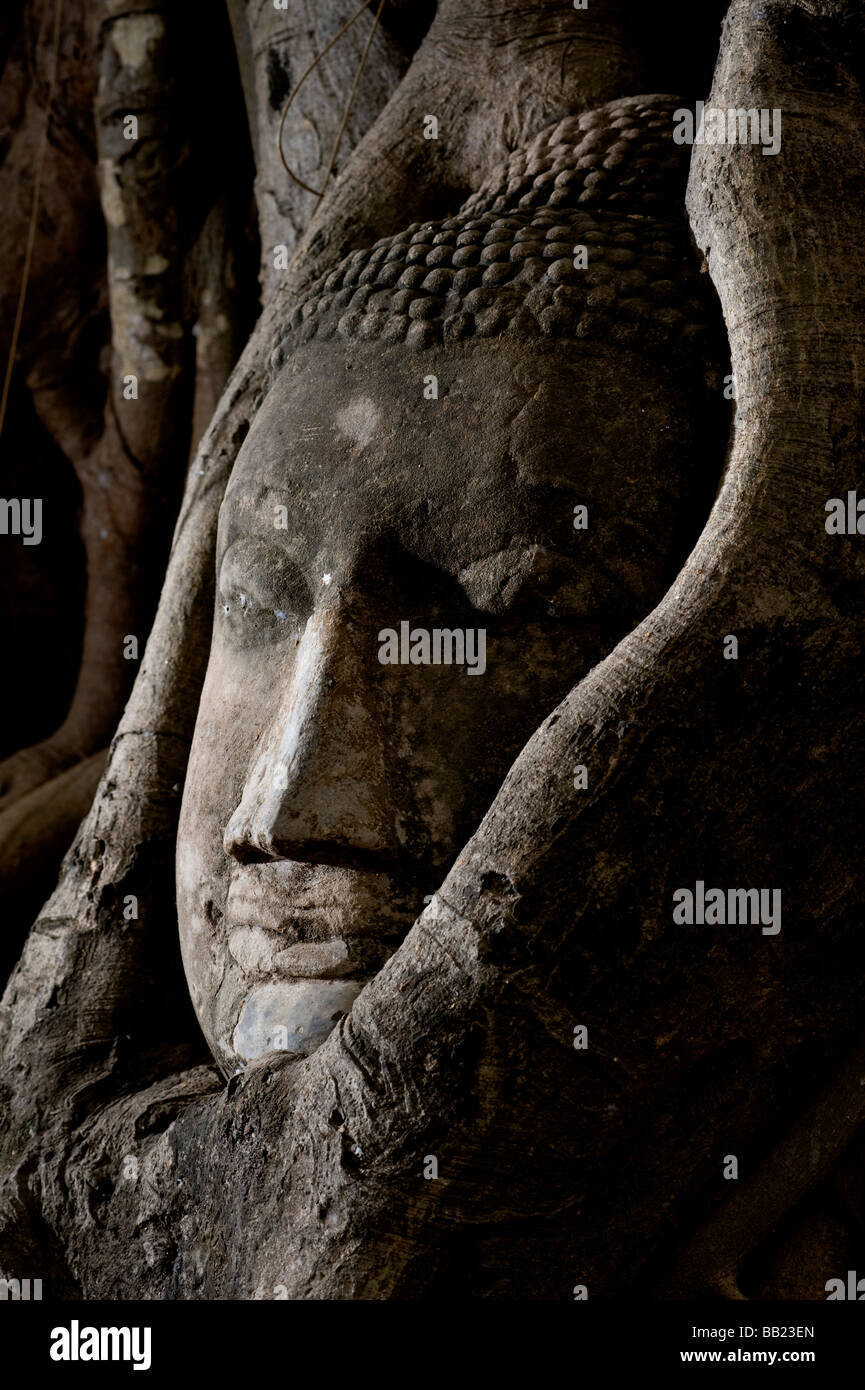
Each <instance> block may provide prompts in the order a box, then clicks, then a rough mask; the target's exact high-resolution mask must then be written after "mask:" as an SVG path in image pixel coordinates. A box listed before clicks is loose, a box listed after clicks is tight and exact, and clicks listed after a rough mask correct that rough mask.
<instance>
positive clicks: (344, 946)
mask: <svg viewBox="0 0 865 1390" xmlns="http://www.w3.org/2000/svg"><path fill="white" fill-rule="evenodd" d="M228 949H229V952H230V953H231V955H232V956H233V957H234V959H235V960H236V961H237V964H238V965H239V966H240V968H241V970H243V971H244V972H245V973H246V974H248V975H269V976H276V977H278V978H283V979H284V978H288V979H301V980H335V979H344V978H345V977H346V976H350V975H353V974H355V973H356V972H357V971H358V970H359V964H358V962H357V960H355V959H354V957H353V955H352V952H351V950H350V948H349V946H348V943H347V942H346V941H344V940H343V939H342V937H340V936H332V937H330V938H329V939H328V940H326V941H299V942H295V943H293V944H292V945H290V946H286V945H285V943H284V940H282V939H281V938H280V937H279V936H277V935H275V934H274V933H272V932H265V931H261V930H260V929H257V928H256V927H238V928H237V929H236V930H234V931H233V932H232V933H231V935H230V936H229V939H228Z"/></svg>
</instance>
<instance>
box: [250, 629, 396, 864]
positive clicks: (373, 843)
mask: <svg viewBox="0 0 865 1390" xmlns="http://www.w3.org/2000/svg"><path fill="white" fill-rule="evenodd" d="M373 637H374V634H372V633H367V632H365V631H364V630H363V629H362V628H361V627H360V625H359V624H357V623H355V622H352V621H351V620H350V619H349V618H348V617H347V616H346V614H345V613H344V612H340V610H339V609H338V608H336V609H333V608H332V609H330V610H327V611H325V612H322V613H315V614H313V615H312V617H311V618H310V619H309V621H308V622H307V625H306V628H305V630H304V633H303V636H302V638H301V641H300V644H299V647H298V649H297V652H296V659H295V664H294V668H293V673H292V677H291V680H290V683H289V685H288V688H287V689H286V692H285V696H284V699H283V700H282V701H281V702H280V705H279V707H278V709H277V712H276V715H275V717H274V719H273V720H272V722H271V725H270V727H269V728H268V729H267V731H266V734H265V736H264V742H263V746H262V750H261V752H260V753H259V755H258V757H257V759H256V761H255V763H254V764H253V766H252V769H251V771H250V773H249V776H248V778H247V781H246V785H245V787H244V790H243V795H242V797H241V801H240V805H239V806H238V807H237V810H236V811H235V812H234V814H233V815H232V817H231V820H230V821H229V823H228V825H227V827H226V830H225V835H224V838H223V844H224V847H225V851H226V853H227V854H229V855H231V856H232V857H233V858H235V859H237V860H239V861H240V862H241V863H261V862H263V861H266V860H269V859H292V860H301V861H303V860H306V861H308V862H313V863H327V864H343V865H345V864H360V865H363V866H366V867H372V866H373V864H375V863H378V862H391V861H393V860H394V859H395V858H397V857H399V856H401V855H402V854H404V852H405V847H404V840H405V826H406V824H407V821H408V814H409V813H408V811H407V808H406V807H402V806H401V805H400V804H399V803H400V797H399V795H398V792H397V789H396V788H397V783H398V780H399V778H398V773H397V769H396V768H395V766H394V761H395V760H394V759H393V752H394V745H395V744H397V743H398V739H396V738H391V739H388V738H387V723H388V720H387V717H386V711H385V710H384V709H383V708H382V698H383V692H382V689H381V682H380V680H379V681H376V680H375V672H374V670H373V668H374V667H376V666H377V665H378V664H377V661H376V657H375V651H376V647H375V642H374V640H373ZM378 670H379V671H380V670H381V668H380V667H378Z"/></svg>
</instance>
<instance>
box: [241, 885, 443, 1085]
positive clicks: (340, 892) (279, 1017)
mask: <svg viewBox="0 0 865 1390" xmlns="http://www.w3.org/2000/svg"><path fill="white" fill-rule="evenodd" d="M422 908H423V899H422V897H421V896H419V894H418V892H417V890H416V889H415V888H414V887H412V886H407V885H406V884H405V882H402V883H400V882H398V881H397V880H396V879H395V877H394V876H393V875H391V874H389V873H386V872H370V871H365V870H359V869H347V868H343V867H335V866H333V865H323V864H304V863H298V862H294V861H290V860H276V861H273V862H272V863H268V864H253V865H238V866H237V867H236V869H235V870H234V872H233V873H232V878H231V883H230V885H229V891H228V897H227V900H226V910H225V917H224V920H223V929H224V931H225V933H226V938H225V939H226V940H227V946H228V953H229V956H230V957H231V960H232V962H233V964H234V968H235V969H236V970H237V971H238V972H239V975H240V979H242V981H243V983H242V984H241V983H240V980H238V985H239V986H240V987H239V989H238V994H237V996H236V997H237V999H238V1004H239V1012H238V1013H237V1014H236V1015H235V1024H234V1030H233V1034H232V1044H231V1045H232V1049H233V1051H234V1054H235V1056H236V1057H237V1058H238V1059H239V1060H240V1061H241V1062H242V1063H247V1062H250V1061H253V1060H255V1058H257V1057H261V1056H263V1055H264V1054H265V1053H270V1052H289V1053H294V1054H295V1055H300V1056H303V1055H307V1054H308V1053H310V1052H312V1051H314V1050H315V1048H317V1047H319V1046H320V1045H321V1044H322V1043H323V1042H324V1040H325V1038H326V1037H327V1036H328V1034H329V1033H331V1032H332V1031H333V1029H334V1028H335V1027H336V1026H337V1024H338V1023H339V1021H340V1019H341V1018H342V1017H343V1016H344V1015H345V1014H347V1013H348V1012H349V1011H350V1009H351V1006H352V1004H353V1003H354V1001H355V999H356V998H357V996H358V995H359V994H360V992H361V990H362V989H363V987H364V985H365V984H366V983H367V982H368V981H369V980H370V979H372V977H373V976H374V975H375V974H377V972H378V971H379V970H380V969H381V967H382V966H383V965H384V964H385V962H386V961H387V959H388V958H389V957H390V956H391V955H392V954H393V952H394V951H395V950H396V949H397V947H398V946H399V944H400V942H401V941H402V939H403V937H404V936H405V934H406V932H407V931H408V929H409V927H410V926H411V924H412V922H413V921H414V920H415V918H416V917H417V916H418V915H419V914H420V912H421V911H422Z"/></svg>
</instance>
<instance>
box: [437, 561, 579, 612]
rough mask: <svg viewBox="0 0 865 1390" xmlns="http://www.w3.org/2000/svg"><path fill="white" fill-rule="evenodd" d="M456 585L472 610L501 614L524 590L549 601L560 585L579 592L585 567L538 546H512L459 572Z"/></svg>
mask: <svg viewBox="0 0 865 1390" xmlns="http://www.w3.org/2000/svg"><path fill="white" fill-rule="evenodd" d="M458 578H459V582H460V584H461V586H462V588H463V590H464V592H465V594H466V596H467V597H468V599H469V601H470V603H471V604H472V606H473V607H474V608H478V609H481V610H483V611H484V612H488V613H493V614H495V613H504V612H506V611H507V610H508V608H510V607H511V606H512V605H513V604H514V603H515V602H516V601H518V599H519V597H520V595H521V594H522V593H524V592H525V591H526V590H527V589H532V590H538V591H540V592H541V593H544V591H546V593H547V594H548V595H549V597H550V598H551V599H552V598H554V597H555V594H556V591H557V589H559V588H560V587H561V585H562V584H563V582H564V583H565V584H566V583H567V581H568V580H573V581H574V583H575V584H577V585H578V586H579V588H582V587H583V586H584V585H585V581H586V566H585V563H584V562H581V559H580V557H579V556H578V555H567V554H565V553H564V552H563V551H561V550H556V549H554V548H552V547H547V546H543V545H538V544H530V545H526V544H524V545H519V544H518V545H511V546H508V547H507V548H505V549H503V550H497V551H493V552H491V553H490V554H489V555H485V556H483V557H482V558H481V559H480V560H475V561H474V562H473V563H472V564H471V565H467V566H466V567H465V568H464V569H462V570H460V572H459V575H458Z"/></svg>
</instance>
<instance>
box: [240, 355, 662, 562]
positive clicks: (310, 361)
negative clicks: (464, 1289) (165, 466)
mask: <svg viewBox="0 0 865 1390" xmlns="http://www.w3.org/2000/svg"><path fill="white" fill-rule="evenodd" d="M478 349H480V350H478ZM630 357H631V354H629V353H627V352H625V351H622V350H615V349H609V348H605V349H600V350H599V349H598V347H597V345H595V346H594V347H593V348H592V349H591V350H588V349H587V348H586V347H584V346H582V345H579V344H575V343H569V344H567V345H564V344H561V343H559V344H557V345H556V348H555V349H554V348H552V346H551V345H550V344H547V343H544V342H542V341H535V342H532V341H528V342H521V343H514V342H508V343H505V342H502V343H500V344H498V345H497V352H496V367H497V370H496V372H495V374H494V378H493V379H492V380H491V374H490V357H489V345H488V344H477V345H474V344H469V345H462V346H461V348H460V350H459V351H458V352H457V353H455V352H454V351H453V350H452V349H451V350H450V351H448V352H443V351H441V350H439V351H435V350H433V351H429V352H424V353H406V352H405V350H404V349H403V348H401V347H400V346H394V347H393V348H382V347H380V346H378V345H377V346H376V347H375V348H374V349H371V348H370V347H368V346H366V345H363V344H360V345H354V347H349V348H346V347H345V346H343V345H342V344H338V343H333V342H332V343H326V344H310V345H308V346H306V347H302V348H300V350H299V351H298V352H297V353H296V354H294V356H293V357H292V358H291V360H290V362H289V363H288V364H287V365H286V367H285V368H284V369H283V370H282V371H281V372H280V374H279V376H278V377H277V379H276V381H275V382H274V384H273V386H272V387H271V389H270V391H269V393H268V395H267V397H266V399H265V401H264V403H263V405H262V407H261V409H260V410H259V412H258V415H257V416H256V419H255V421H254V423H253V426H252V428H251V430H250V432H249V435H248V436H247V438H246V440H245V441H244V444H243V447H242V448H241V450H240V453H239V455H238V459H237V463H236V465H235V469H234V471H233V474H232V478H231V481H230V484H229V487H228V490H227V493H226V497H225V501H224V503H223V508H222V513H221V518H220V536H219V549H220V553H225V551H226V550H227V549H228V548H229V547H230V546H231V545H232V544H233V543H234V541H235V540H236V539H237V538H238V537H239V536H242V535H248V534H250V533H258V534H261V535H264V536H266V537H267V538H268V539H274V540H275V541H276V542H277V543H279V542H280V541H282V542H283V543H286V544H292V545H294V546H297V545H298V544H300V545H301V546H302V548H304V549H306V550H308V552H309V559H310V560H312V559H313V558H314V557H315V556H316V555H317V553H318V552H319V551H320V550H321V549H322V548H327V547H331V548H335V549H336V550H337V551H340V552H343V553H348V552H349V551H351V550H353V549H355V548H356V547H357V545H358V544H361V543H362V544H363V545H365V546H367V547H369V546H372V545H375V544H376V543H378V542H381V543H385V542H386V541H388V542H393V541H395V542H396V543H398V544H400V545H404V546H407V547H408V548H409V549H410V550H411V551H412V552H413V553H416V554H417V555H419V556H421V557H422V558H426V559H429V560H430V561H431V562H432V561H434V562H438V563H441V562H442V561H443V559H444V557H445V556H447V558H448V560H449V561H452V562H453V564H454V565H456V566H457V567H459V566H461V565H464V564H466V563H469V562H470V561H471V560H472V559H474V558H476V557H477V556H478V555H479V554H481V553H484V552H485V550H487V551H488V550H489V549H490V548H492V547H494V546H496V545H502V544H508V543H511V542H512V541H515V540H519V539H520V538H526V539H532V540H547V541H549V542H550V543H554V542H555V541H556V540H557V539H559V540H564V539H565V537H567V536H568V534H569V533H570V532H571V531H572V523H573V508H574V505H575V504H577V503H580V504H584V505H592V504H593V503H596V504H598V505H599V506H604V507H608V506H609V504H610V500H611V499H614V498H615V497H616V496H617V494H619V495H621V498H622V500H624V495H625V493H626V492H628V491H629V490H630V489H631V488H632V487H633V486H634V485H635V483H636V482H637V481H638V480H639V478H640V476H641V475H644V474H645V471H646V469H647V466H648V467H651V466H652V464H653V462H654V460H653V457H652V456H653V454H654V453H656V452H657V451H658V449H659V441H660V442H661V443H663V444H666V443H668V442H669V439H670V426H671V424H672V421H673V417H674V416H675V415H676V413H677V407H678V406H679V405H680V404H681V403H680V402H677V399H676V397H677V395H678V391H677V390H676V383H675V381H674V380H672V381H665V380H663V378H664V375H665V372H664V369H663V368H662V367H660V366H658V365H656V364H651V363H641V369H640V370H639V371H638V370H637V369H636V368H637V364H636V362H635V361H634V362H631V361H630ZM679 418H680V419H681V414H680V415H679Z"/></svg>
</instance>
